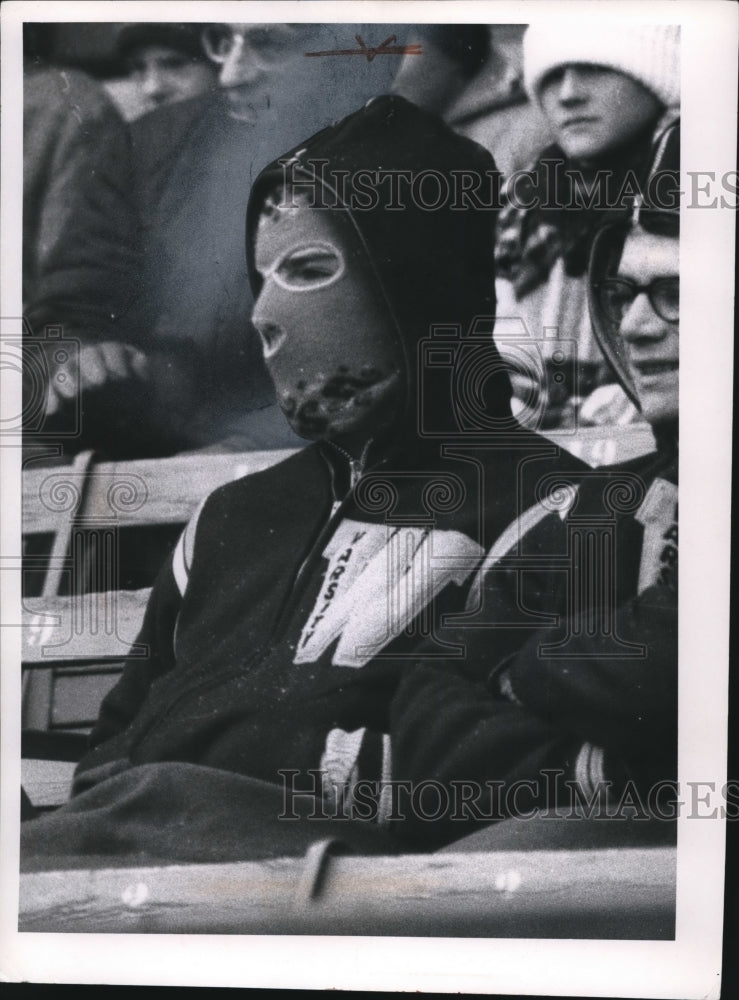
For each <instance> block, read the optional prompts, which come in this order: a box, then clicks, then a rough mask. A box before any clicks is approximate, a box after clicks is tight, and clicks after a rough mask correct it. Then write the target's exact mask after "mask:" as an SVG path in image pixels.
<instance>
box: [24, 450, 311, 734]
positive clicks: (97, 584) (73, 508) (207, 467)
mask: <svg viewBox="0 0 739 1000" xmlns="http://www.w3.org/2000/svg"><path fill="white" fill-rule="evenodd" d="M290 454H292V452H291V451H261V452H248V453H242V454H235V453H227V454H219V455H210V454H203V455H201V454H189V455H177V456H175V457H173V458H167V459H147V460H141V461H135V462H134V461H126V462H102V463H95V462H94V460H93V456H92V454H91V453H90V452H84V453H82V454H80V455H78V456H77V457H76V458H75V460H74V462H73V463H72V464H71V465H67V466H50V467H39V468H36V467H34V466H33V465H31V466H30V467H28V468H26V469H24V472H23V535H24V539H25V538H29V537H32V536H37V535H44V534H48V535H51V536H52V537H53V541H52V545H51V552H50V555H49V557H48V560H46V563H47V565H46V566H45V567H44V570H43V572H44V580H43V587H42V594H41V598H39V599H38V600H36V599H32V598H26V599H25V600H24V614H23V623H24V625H26V626H27V627H26V628H24V654H23V659H24V665H25V664H31V663H33V665H34V667H35V668H36V669H34V670H28V669H27V670H24V676H23V708H22V725H23V727H24V728H32V729H44V730H46V729H57V728H63V727H66V728H73V729H79V728H84V727H86V726H89V725H90V723H91V722H92V721H94V719H95V717H96V711H93V712H92V714H90V713H89V711H86V713H85V715H84V717H70V716H68V715H66V714H64V712H63V711H62V710H61V705H55V700H56V694H55V682H56V676H57V675H56V663H55V656H56V653H57V652H60V653H61V661H62V662H64V663H68V661H69V652H68V651H67V652H64V651H63V650H62V649H61V646H62V645H66V644H67V643H68V642H70V641H72V640H74V642H75V643H76V644H77V646H79V642H80V641H82V640H83V638H84V636H87V638H88V640H89V642H87V646H88V647H89V650H88V652H86V654H85V656H84V657H83V661H87V666H86V676H87V678H88V682H89V684H88V687H89V691H90V693H89V694H88V695H87V696H86V700H87V701H89V700H90V699H92V700H96V702H97V704H99V702H100V699H101V698H102V697H103V695H104V694H105V692H106V690H107V689H108V688H109V687H110V686H111V684H112V683H114V680H115V673H114V670H113V669H112V667H111V666H110V665H109V666H108V667H107V668H106V669H105V670H103V671H97V672H95V671H93V670H92V669H91V665H90V663H91V661H92V660H94V659H95V644H96V642H98V641H100V642H106V643H108V645H107V646H106V652H105V659H106V660H108V661H110V660H111V659H114V658H115V657H116V656H117V658H118V660H120V659H121V657H123V656H125V654H126V650H127V645H128V644H130V643H131V642H132V641H133V639H134V638H135V636H136V632H137V631H138V629H137V628H135V627H132V628H130V629H128V628H126V627H125V626H124V625H123V624H122V622H121V621H119V617H120V614H121V613H123V612H124V611H126V613H127V609H128V608H129V606H131V599H130V598H129V597H127V596H126V592H124V591H119V589H118V587H119V584H118V581H117V579H116V555H117V547H118V546H119V545H120V537H121V533H123V532H125V531H126V529H130V528H142V527H147V528H148V527H156V526H179V527H181V526H184V525H185V524H186V523H187V522H188V520H189V519H190V517H191V516H192V514H193V513H194V512H195V510H196V508H197V506H198V504H199V503H200V501H201V500H203V499H204V497H206V496H207V495H208V494H209V493H210V492H212V490H214V489H216V488H217V487H218V486H221V485H223V484H224V483H226V482H229V481H230V480H233V479H237V478H239V477H240V476H243V475H247V474H250V473H253V472H258V471H260V470H262V469H266V468H268V467H269V466H270V465H274V464H276V463H277V462H279V461H282V460H283V459H284V458H286V457H287V456H289V455H290ZM149 582H150V583H151V582H153V579H152V580H151V581H149ZM91 584H92V586H91ZM89 591H93V592H117V596H116V597H115V598H112V599H103V598H95V599H94V600H92V601H87V600H81V599H79V600H78V598H83V597H86V594H87V592H89ZM63 592H66V600H64V601H61V602H60V601H59V598H60V596H61V595H62V594H63ZM134 603H135V601H134ZM58 628H61V629H62V631H64V630H65V629H66V630H67V632H66V633H65V634H64V635H62V634H61V633H60V632H59V631H58ZM54 629H57V632H56V633H54ZM111 629H112V630H113V631H112V632H111ZM121 629H124V631H121ZM54 634H56V640H55V641H52V636H53V635H54ZM109 639H111V640H112V639H117V640H118V643H117V646H116V647H115V649H114V648H113V647H111V645H110V643H109V642H108V640H109ZM39 649H40V650H41V652H40V655H39V656H36V651H37V650H39ZM97 652H102V650H101V649H100V647H99V646H98V647H97ZM88 653H89V655H88ZM81 666H83V663H80V664H78V667H81ZM39 668H44V669H39ZM77 674H78V676H82V671H81V670H80V669H78V671H77ZM70 676H71V674H70V673H69V670H67V671H66V677H67V679H69V677H70ZM93 677H97V678H98V682H97V684H95V683H94V682H93V680H92V678H93ZM75 687H76V689H77V692H79V691H80V690H81V685H80V684H77V685H76V686H75V685H71V686H70V685H68V684H67V685H65V690H66V692H67V693H68V694H70V695H71V693H72V690H73V688H75ZM93 688H94V691H93ZM77 697H78V694H75V695H74V700H75V702H76V703H78V704H79V702H77ZM74 714H76V715H79V714H80V713H79V711H77V710H76V712H75V713H73V715H74Z"/></svg>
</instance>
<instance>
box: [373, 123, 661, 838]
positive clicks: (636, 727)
mask: <svg viewBox="0 0 739 1000" xmlns="http://www.w3.org/2000/svg"><path fill="white" fill-rule="evenodd" d="M679 143H680V139H679V126H678V125H675V126H673V127H672V128H671V129H669V130H668V132H667V133H665V135H664V136H663V137H662V139H661V140H660V142H659V143H658V145H657V147H656V148H655V150H654V151H653V162H652V168H651V170H650V177H651V178H658V177H660V178H661V180H660V183H659V184H656V185H654V187H653V190H654V192H655V193H656V192H657V190H658V189H659V191H660V192H661V195H660V197H659V200H657V199H656V198H655V199H654V200H653V201H652V202H651V203H650V202H646V203H645V202H643V200H642V199H641V198H639V199H637V200H636V204H635V205H634V207H633V209H632V211H630V212H628V213H626V214H625V215H622V216H621V217H620V219H619V220H618V221H616V222H614V223H612V224H611V225H609V226H607V227H605V228H604V229H602V230H601V231H600V232H599V233H598V234H597V236H596V240H595V244H594V247H593V252H592V256H591V260H590V266H589V290H590V308H591V314H592V317H593V324H594V329H595V331H596V335H597V337H598V340H599V343H600V344H601V347H602V349H603V353H604V355H605V357H606V358H607V359H608V362H609V364H610V366H611V369H612V372H613V375H614V377H616V378H618V380H619V383H620V384H621V385H622V386H623V389H624V391H625V393H627V394H628V397H629V399H631V400H633V402H634V405H636V406H638V407H639V410H640V412H641V413H642V414H643V415H644V417H645V419H646V420H648V421H649V423H650V425H651V427H652V430H653V432H654V436H655V440H656V451H654V452H651V453H649V454H647V455H644V456H642V457H640V458H637V459H634V460H633V461H631V462H629V463H626V464H624V465H621V466H614V467H610V468H609V467H603V468H600V469H595V470H592V471H590V472H589V473H587V474H586V475H585V476H583V477H581V478H580V479H578V480H577V499H576V502H575V503H574V504H573V505H572V507H571V510H570V512H569V514H568V517H567V521H568V523H569V525H570V535H569V538H570V546H571V548H572V551H573V553H574V554H576V556H577V565H576V566H575V564H573V567H572V570H571V580H570V584H569V587H570V593H571V605H570V610H569V612H568V616H567V618H566V619H565V621H564V622H563V624H562V626H561V628H560V631H559V635H558V636H557V637H556V638H555V639H554V641H553V637H552V633H551V631H549V630H543V631H539V632H534V633H533V634H532V635H531V636H530V637H528V639H527V640H526V641H525V642H524V643H522V644H521V646H520V647H519V648H518V649H517V650H516V651H515V652H514V653H513V654H512V655H510V656H507V657H500V658H498V657H496V656H495V654H494V646H493V644H492V643H489V642H487V639H486V637H483V640H482V642H483V645H487V647H488V650H489V653H490V671H489V676H488V679H487V681H486V683H485V684H484V685H477V684H475V683H474V679H472V680H469V679H467V678H461V677H460V676H459V675H456V676H455V675H454V674H452V673H450V672H449V671H446V670H443V669H439V668H438V667H435V666H434V665H433V664H424V663H420V664H419V665H418V667H417V669H416V670H415V671H410V672H408V673H407V675H406V677H405V679H404V681H403V683H402V684H401V686H400V688H399V690H398V692H397V694H396V696H395V699H394V701H393V704H392V708H391V724H390V734H391V740H392V742H393V746H394V747H395V748H396V754H395V763H396V768H397V772H396V773H397V774H398V775H399V776H400V777H402V778H404V779H406V780H408V781H410V782H418V781H419V780H422V779H423V778H425V777H428V775H429V774H434V775H435V776H436V778H437V779H438V781H439V782H440V783H441V784H443V786H444V787H447V788H448V787H450V786H451V785H452V784H453V783H454V782H455V781H457V782H459V781H464V782H468V783H470V784H472V785H473V786H475V787H477V788H478V789H483V790H484V789H485V788H486V781H487V780H488V779H489V778H490V777H496V768H495V761H496V758H497V757H498V756H499V755H500V753H501V748H504V749H505V745H506V740H507V739H509V740H510V739H511V738H515V736H516V735H517V734H509V733H508V731H507V727H508V725H509V722H508V720H509V716H510V712H509V709H510V706H511V705H516V706H518V707H519V709H520V710H522V711H525V712H527V713H530V714H531V715H532V716H533V717H535V718H537V719H539V720H540V722H541V723H542V725H544V724H545V725H547V726H549V727H551V728H552V730H553V731H554V732H557V733H559V734H560V735H561V736H562V737H564V736H565V735H569V737H570V739H571V743H570V746H569V748H568V753H567V755H563V756H562V757H561V759H560V760H559V762H558V763H557V764H556V765H555V768H556V771H557V775H556V777H555V775H554V773H549V774H547V773H546V772H545V771H544V769H543V768H541V767H540V766H539V763H538V761H537V760H536V758H535V756H533V757H532V751H535V750H536V745H535V744H534V745H531V744H526V743H519V745H518V753H519V762H518V767H519V770H518V776H519V777H520V778H521V779H522V781H523V782H524V784H525V783H526V782H531V783H532V784H531V785H530V786H529V787H528V788H525V787H522V794H521V797H520V800H519V801H520V803H521V811H522V812H523V811H524V808H525V807H524V805H523V803H524V802H526V803H527V804H528V806H529V808H530V810H531V816H532V817H536V821H531V822H521V821H517V820H511V821H510V822H506V823H500V824H499V825H497V826H489V827H488V828H487V829H486V830H483V831H479V832H477V833H473V834H471V835H470V836H469V837H467V838H466V840H465V849H470V850H483V849H501V850H503V849H518V848H522V849H526V848H532V847H533V848H544V849H546V848H549V847H557V846H577V847H592V846H597V845H598V844H604V845H611V846H616V845H619V844H624V843H645V842H671V841H672V839H673V838H674V834H675V824H674V819H675V808H674V804H673V798H674V786H675V782H676V780H677V683H678V671H677V666H678V662H677V635H678V631H677V630H678V605H677V559H678V374H679V275H678V262H679V219H680V216H679V210H678V199H677V196H676V193H677V191H678V188H679V183H678V176H679V175H678V173H677V167H678V162H679V161H678V155H679ZM668 185H669V187H668ZM520 536H523V537H524V538H525V537H527V528H526V524H525V523H524V522H523V521H522V523H521V525H520V528H519V531H518V532H514V533H513V537H514V538H516V537H520ZM500 572H501V571H500V570H497V569H493V568H492V567H491V568H490V569H489V570H488V571H487V574H486V588H487V589H488V590H490V589H491V587H492V586H493V579H492V578H493V577H494V576H495V575H496V574H498V575H499V574H500ZM584 595H587V597H586V598H585V597H584ZM550 762H551V761H550ZM495 791H496V790H495V789H490V788H488V789H487V791H486V793H485V794H483V795H480V794H478V797H477V799H476V801H475V804H476V806H477V809H478V818H479V819H480V820H482V819H483V818H484V817H482V816H481V815H479V814H480V812H481V810H482V809H485V810H486V812H487V816H488V817H489V815H490V814H491V812H492V807H491V806H490V799H491V796H493V794H494V793H495ZM498 791H499V790H498ZM501 801H502V800H501ZM496 806H497V809H498V812H497V816H496V818H498V819H504V818H505V817H506V816H510V815H511V812H510V810H508V811H506V809H505V808H504V804H503V805H501V804H500V802H497V801H496ZM559 817H564V818H563V819H562V821H561V822H557V819H558V818H559ZM573 817H574V819H575V820H577V821H576V822H572V818H573ZM475 818H476V817H475V815H474V814H473V813H472V812H470V811H469V810H468V812H467V814H461V813H460V814H457V815H456V816H455V815H453V814H452V813H450V812H449V811H447V812H446V813H445V815H444V816H443V817H440V824H437V825H438V826H444V825H446V828H447V835H448V837H449V838H450V839H455V840H456V839H457V837H458V836H459V833H460V831H462V830H463V829H465V827H466V828H467V829H468V830H471V829H474V825H475V823H474V821H475ZM588 818H590V819H591V820H592V821H591V822H587V819H588ZM609 819H611V820H612V822H603V821H604V820H609ZM477 825H478V826H479V825H482V823H481V822H480V823H478V824H477ZM408 826H410V824H408ZM413 826H414V830H413V834H414V836H415V838H416V839H417V840H418V842H420V843H423V842H428V841H429V840H430V839H432V840H433V842H437V837H438V833H437V831H436V830H433V829H432V827H431V825H430V824H424V823H418V822H416V823H415V824H413ZM455 830H456V834H457V837H455ZM454 847H455V849H460V844H459V842H458V840H457V842H456V844H455V845H454Z"/></svg>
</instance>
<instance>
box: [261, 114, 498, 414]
mask: <svg viewBox="0 0 739 1000" xmlns="http://www.w3.org/2000/svg"><path fill="white" fill-rule="evenodd" d="M286 184H287V186H288V187H293V188H294V189H295V190H296V191H298V192H301V193H302V194H303V195H304V196H305V194H306V193H307V195H308V198H309V203H310V204H311V206H314V207H315V208H316V209H318V210H333V211H340V212H342V213H345V215H346V216H347V217H348V219H349V220H350V223H351V225H352V227H353V229H354V231H355V232H356V234H357V236H358V237H359V240H360V243H361V245H362V247H363V249H364V251H365V252H366V254H367V256H368V258H369V260H370V262H371V265H372V268H373V270H374V272H375V274H376V277H377V279H378V282H379V285H380V288H381V290H382V294H383V295H384V297H385V300H386V303H387V305H388V307H389V310H390V312H391V315H392V317H393V320H394V323H395V326H396V330H397V333H398V337H399V340H400V343H401V347H402V350H403V355H404V358H405V369H406V386H407V392H406V400H405V417H404V419H405V421H406V426H409V425H408V421H410V420H412V421H413V425H414V427H416V428H417V427H418V423H419V417H418V411H417V404H418V405H420V406H422V407H424V408H425V409H424V415H423V416H422V417H421V423H422V424H424V422H425V423H430V424H433V425H434V426H435V427H438V428H440V429H441V428H442V427H443V426H445V425H448V427H449V430H450V432H451V433H459V432H460V431H461V430H464V421H465V419H469V418H470V414H472V419H473V420H474V413H473V412H472V411H474V410H475V409H477V410H478V411H479V415H480V419H481V420H483V421H496V420H497V421H501V420H502V421H504V422H508V421H510V422H511V423H512V417H511V414H510V398H511V387H510V381H509V378H508V374H507V371H506V370H505V367H504V365H503V362H502V361H501V359H500V356H499V355H498V352H497V349H496V347H495V344H494V342H493V339H492V331H493V325H494V316H495V291H494V281H495V273H494V242H495V224H496V217H497V206H498V187H499V174H498V172H497V170H496V167H495V163H494V161H493V158H492V157H491V156H490V154H489V153H488V152H487V151H486V150H484V149H483V148H482V147H480V146H478V145H477V144H476V143H474V142H472V141H471V140H469V139H465V138H463V137H461V136H459V135H457V134H456V133H455V132H453V131H452V130H451V129H450V128H449V127H448V126H447V125H446V124H445V123H444V122H443V121H442V120H441V119H440V118H438V117H437V116H435V115H433V114H430V113H428V112H426V111H423V110H421V109H420V108H418V107H416V106H415V105H413V104H411V103H410V102H408V101H406V100H404V99H403V98H401V97H395V96H384V97H378V98H374V99H373V100H371V101H370V102H369V103H368V104H367V105H365V106H364V107H363V108H361V109H360V110H359V111H357V112H355V113H354V114H352V115H349V116H348V117H347V118H345V119H344V120H343V121H340V122H338V123H337V124H335V125H332V126H330V127H329V128H326V129H324V130H322V131H321V132H318V133H317V134H316V135H314V136H313V137H312V138H310V139H308V140H306V141H305V142H304V143H302V144H301V145H300V146H298V147H295V148H294V149H292V150H290V151H288V152H287V153H285V154H284V155H283V156H281V157H279V158H278V159H277V160H275V161H274V162H273V163H271V164H270V165H269V166H267V167H266V168H265V169H264V170H263V171H262V172H261V173H260V175H259V176H258V178H257V179H256V181H255V183H254V185H253V187H252V191H251V196H250V199H249V205H248V209H247V234H246V256H247V266H248V272H249V280H250V283H251V288H252V291H253V293H254V297H255V299H256V297H257V296H258V294H259V291H260V288H261V279H260V275H259V273H258V271H257V270H256V267H255V261H254V254H255V246H254V244H255V235H256V230H257V224H258V220H259V216H260V214H261V213H262V211H263V210H264V202H265V199H266V198H267V196H268V195H269V194H272V193H274V191H275V189H276V188H278V189H279V188H284V187H285V185H286ZM432 327H436V328H439V329H437V330H436V331H435V332H434V334H433V337H432ZM430 340H431V343H429V346H428V347H426V346H425V345H424V341H425V342H429V341H430ZM432 345H433V347H434V348H435V347H436V346H437V345H438V347H439V348H440V351H437V352H436V353H437V355H438V356H437V358H436V360H433V351H432V352H431V355H430V354H429V349H430V347H431V346H432ZM473 346H474V350H475V351H476V352H477V355H476V360H475V362H474V363H471V362H470V358H471V353H470V351H471V350H472V348H473ZM473 353H474V352H473ZM463 355H464V356H465V358H466V361H465V363H464V364H461V363H460V358H461V357H462V356H463ZM430 357H431V360H429V358H430ZM460 368H462V369H464V370H463V371H460ZM442 369H443V371H442ZM460 393H461V397H463V400H462V402H463V406H462V409H463V410H465V412H466V411H470V412H469V413H468V414H467V417H465V415H464V413H460V408H459V401H460ZM465 400H466V402H465ZM465 408H466V409H465ZM460 422H461V426H460ZM509 426H510V424H509ZM395 429H396V430H397V428H395Z"/></svg>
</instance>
